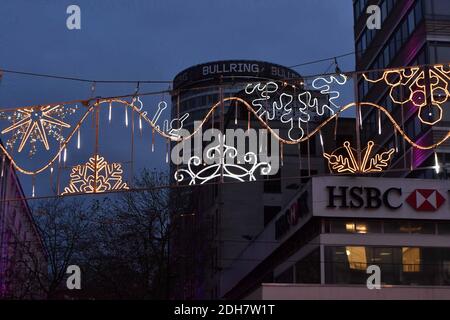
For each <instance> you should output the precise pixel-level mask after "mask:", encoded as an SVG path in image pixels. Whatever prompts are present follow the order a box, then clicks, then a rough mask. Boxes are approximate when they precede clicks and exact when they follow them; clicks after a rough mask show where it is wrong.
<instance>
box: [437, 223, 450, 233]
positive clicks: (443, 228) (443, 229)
mask: <svg viewBox="0 0 450 320" xmlns="http://www.w3.org/2000/svg"><path fill="white" fill-rule="evenodd" d="M438 233H439V234H450V222H441V223H438Z"/></svg>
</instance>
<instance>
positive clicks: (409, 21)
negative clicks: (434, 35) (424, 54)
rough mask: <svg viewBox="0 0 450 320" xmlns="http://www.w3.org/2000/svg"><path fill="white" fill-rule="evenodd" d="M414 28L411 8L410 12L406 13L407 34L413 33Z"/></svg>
mask: <svg viewBox="0 0 450 320" xmlns="http://www.w3.org/2000/svg"><path fill="white" fill-rule="evenodd" d="M415 28H416V25H415V20H414V11H413V10H411V12H410V13H409V14H408V29H409V34H411V33H413V31H414V29H415Z"/></svg>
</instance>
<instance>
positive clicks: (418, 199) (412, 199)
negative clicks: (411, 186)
mask: <svg viewBox="0 0 450 320" xmlns="http://www.w3.org/2000/svg"><path fill="white" fill-rule="evenodd" d="M406 202H407V203H408V204H409V205H410V206H411V207H413V208H414V209H415V210H416V211H436V210H437V209H439V208H440V207H441V206H442V204H443V203H444V202H445V198H444V197H443V196H442V195H441V194H440V193H439V192H438V191H437V190H433V189H416V190H414V191H413V192H412V193H411V194H410V195H409V196H408V198H406Z"/></svg>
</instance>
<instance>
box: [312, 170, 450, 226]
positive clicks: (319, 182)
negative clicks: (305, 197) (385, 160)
mask: <svg viewBox="0 0 450 320" xmlns="http://www.w3.org/2000/svg"><path fill="white" fill-rule="evenodd" d="M449 190H450V181H444V180H431V179H429V180H425V179H397V178H366V177H335V176H334V177H333V176H330V177H317V178H313V179H312V203H313V215H315V216H336V217H367V218H382V217H385V218H408V219H445V220H450V201H449V199H448V197H449V195H450V193H449ZM428 213H430V214H428Z"/></svg>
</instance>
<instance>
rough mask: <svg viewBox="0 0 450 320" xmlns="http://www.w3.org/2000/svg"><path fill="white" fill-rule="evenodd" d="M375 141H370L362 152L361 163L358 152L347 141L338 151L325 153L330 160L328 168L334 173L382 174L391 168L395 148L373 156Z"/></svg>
mask: <svg viewBox="0 0 450 320" xmlns="http://www.w3.org/2000/svg"><path fill="white" fill-rule="evenodd" d="M374 146H375V144H374V142H373V141H369V142H368V144H367V147H366V148H364V149H363V150H362V151H361V163H360V164H359V163H358V160H357V159H358V157H357V155H358V152H357V150H355V149H354V148H352V147H351V146H350V142H348V141H345V142H344V146H343V147H340V148H338V149H336V150H335V151H333V152H332V153H331V154H328V153H324V154H323V156H324V157H325V158H326V159H328V166H329V168H330V171H331V172H334V173H376V172H381V171H383V170H384V169H386V168H387V167H388V166H389V163H390V161H391V158H392V155H393V154H394V152H395V149H394V148H391V149H389V150H388V151H384V152H381V153H377V154H375V155H372V150H373V147H374Z"/></svg>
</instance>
